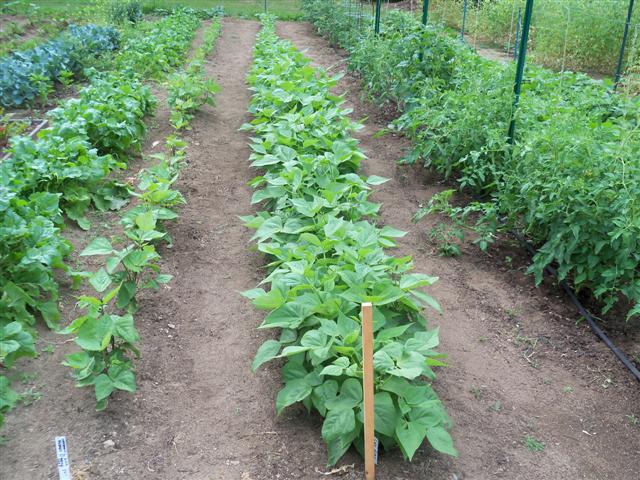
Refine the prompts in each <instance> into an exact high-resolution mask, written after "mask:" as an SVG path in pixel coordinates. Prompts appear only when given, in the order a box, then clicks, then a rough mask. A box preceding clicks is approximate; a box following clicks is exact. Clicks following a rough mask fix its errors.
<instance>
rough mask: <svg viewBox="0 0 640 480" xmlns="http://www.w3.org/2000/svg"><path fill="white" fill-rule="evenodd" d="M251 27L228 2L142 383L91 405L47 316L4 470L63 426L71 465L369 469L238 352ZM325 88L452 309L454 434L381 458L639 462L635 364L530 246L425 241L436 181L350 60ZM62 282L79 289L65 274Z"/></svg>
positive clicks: (493, 472) (410, 466) (606, 468)
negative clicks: (344, 107)
mask: <svg viewBox="0 0 640 480" xmlns="http://www.w3.org/2000/svg"><path fill="white" fill-rule="evenodd" d="M278 30H279V33H280V34H281V35H282V36H283V37H287V38H290V39H291V40H292V41H294V43H295V44H296V45H297V46H298V47H299V48H302V49H308V50H307V54H308V55H309V56H310V57H311V58H312V59H313V60H314V62H315V63H316V64H317V65H322V66H325V67H332V71H334V72H337V71H340V70H343V69H344V68H345V62H344V57H343V56H342V55H341V54H340V53H339V52H337V51H335V50H334V49H332V48H331V47H329V45H328V44H327V42H326V41H324V40H323V39H321V38H319V37H317V36H316V35H315V34H314V32H313V31H312V29H311V27H310V26H309V25H308V24H303V23H288V22H283V23H280V24H279V25H278ZM257 31H258V23H257V22H254V21H247V20H237V19H229V18H227V19H224V21H223V30H222V35H221V37H220V38H219V40H218V43H217V47H216V51H215V52H214V53H213V54H212V55H210V57H209V60H208V61H207V63H206V66H205V68H206V72H207V75H208V76H209V77H210V78H213V79H215V80H216V81H217V82H218V83H219V84H220V86H221V90H220V93H219V94H218V95H217V97H216V102H217V104H216V106H215V107H205V108H203V110H202V111H201V112H199V114H198V115H197V116H196V118H195V120H194V122H193V130H192V131H191V132H189V133H188V134H187V135H186V139H187V141H188V142H189V149H188V165H187V166H186V167H185V168H184V169H183V171H182V173H181V181H180V185H179V188H180V190H181V191H182V192H183V194H184V195H185V197H186V199H187V202H188V204H187V205H186V206H185V207H184V208H183V209H182V211H181V215H180V218H179V220H178V221H177V222H176V223H175V225H173V227H172V228H171V234H172V236H173V238H174V246H173V248H171V249H164V250H163V251H162V256H163V272H165V273H171V274H173V275H175V279H174V281H173V282H171V283H170V284H169V285H168V286H167V287H166V288H163V289H162V290H161V291H159V292H148V293H147V294H145V295H144V297H143V298H142V300H141V302H140V304H141V310H140V312H139V313H138V315H137V325H138V328H139V330H140V333H141V336H142V338H143V345H142V358H141V359H140V361H139V362H138V364H137V365H138V387H139V391H138V392H137V393H136V394H135V395H130V394H124V393H123V394H119V395H116V397H115V398H114V399H113V400H111V401H110V403H109V407H108V408H107V410H106V411H105V412H102V413H96V412H95V411H94V410H93V405H94V402H93V392H91V391H88V390H83V389H76V388H75V387H74V386H73V381H72V380H71V379H70V378H69V373H68V371H66V370H65V369H64V368H63V367H61V366H60V362H61V361H62V359H63V357H64V354H66V353H70V352H71V351H73V350H74V348H73V345H72V344H69V343H68V342H65V339H64V338H62V337H57V336H55V335H53V334H51V333H50V332H45V331H43V332H42V335H41V339H40V341H39V350H41V349H43V348H44V347H45V346H47V345H51V346H52V347H53V348H52V352H51V353H46V352H44V353H42V354H41V355H40V357H39V358H38V359H36V360H35V361H30V362H23V363H22V365H23V367H22V368H23V370H22V371H23V373H27V374H28V373H31V372H37V373H38V376H37V377H35V378H34V377H33V376H29V375H26V376H24V378H23V380H24V381H25V387H24V388H25V389H29V388H33V391H34V392H40V393H41V394H42V398H41V399H39V400H37V401H35V402H34V403H33V404H32V405H30V406H28V407H27V406H22V407H19V408H17V409H16V410H14V411H13V412H11V413H10V414H9V415H8V417H7V423H6V425H5V427H4V430H3V432H2V433H3V435H4V436H5V437H6V438H7V439H8V443H6V445H4V446H0V458H1V459H2V460H1V462H0V479H3V480H4V479H6V480H9V479H11V480H14V479H17V480H23V479H24V480H32V479H33V480H37V479H52V478H57V473H56V467H55V454H54V450H53V437H54V436H56V435H66V436H67V439H68V441H69V449H70V455H71V464H72V467H73V473H74V479H76V480H78V479H109V480H111V479H136V480H137V479H172V480H174V479H175V480H178V479H184V480H187V479H188V480H200V479H202V480H205V479H206V480H218V479H220V480H236V479H237V480H275V479H279V480H280V479H281V480H289V479H291V480H293V479H320V478H343V479H358V478H362V461H361V459H360V458H359V457H358V456H357V454H355V453H354V452H348V453H347V455H346V456H345V458H344V459H343V461H342V462H341V465H344V466H345V468H344V472H345V473H343V474H342V475H337V474H336V475H333V476H330V477H327V476H325V475H323V473H326V471H327V469H326V468H325V467H324V464H325V462H326V451H325V447H324V445H323V442H322V440H321V437H320V425H321V421H320V419H319V418H318V417H317V416H316V415H308V414H307V413H306V411H305V410H304V408H303V407H301V406H297V407H292V408H290V409H287V410H286V411H285V412H283V414H282V415H281V416H280V417H278V418H276V416H275V408H274V400H275V395H276V393H277V391H278V389H279V388H280V372H279V366H278V365H269V366H266V367H263V368H261V369H260V371H259V372H258V373H257V374H255V375H254V374H252V373H251V371H250V365H251V361H252V359H253V355H254V352H255V351H256V349H257V348H258V346H259V345H260V344H261V343H262V342H263V341H264V340H265V339H266V338H268V337H269V335H271V334H272V333H270V332H263V331H258V330H256V326H257V325H259V324H260V322H261V320H262V314H261V313H260V312H258V311H255V310H254V309H253V308H252V307H251V305H250V304H249V303H248V302H247V301H246V299H244V298H242V297H241V296H240V295H239V293H238V292H239V291H242V290H246V289H248V288H253V287H255V286H256V284H257V283H258V282H259V281H260V280H261V279H262V278H263V277H264V271H263V269H262V266H263V265H264V259H263V258H262V257H261V256H260V255H258V254H257V253H254V252H252V251H251V250H250V244H249V239H250V237H251V234H252V232H250V231H248V230H247V229H245V228H244V227H242V225H241V222H240V221H239V219H238V218H237V215H242V214H248V213H250V212H252V211H253V210H252V207H251V206H250V197H251V193H252V192H251V189H250V188H249V187H248V186H247V185H246V182H247V181H248V180H249V179H251V178H252V177H253V176H255V175H256V172H255V171H252V170H251V169H250V168H249V167H248V163H249V162H248V161H247V160H248V157H249V153H250V152H249V149H248V147H247V144H248V141H249V139H248V136H247V135H245V134H244V133H241V132H238V128H239V127H240V126H241V125H242V124H243V123H244V122H246V121H247V120H248V119H249V117H248V114H247V106H248V102H249V99H250V92H249V91H248V89H247V86H246V84H245V76H246V74H247V71H248V68H249V66H250V64H251V61H252V48H253V45H254V42H255V34H256V33H257ZM338 90H339V91H347V92H348V93H347V100H348V101H349V103H350V105H351V106H352V107H353V108H354V114H353V117H354V118H356V119H361V118H364V117H368V119H367V121H366V125H365V128H364V129H363V130H362V131H360V132H358V137H359V138H360V140H361V143H362V147H363V149H364V150H365V151H366V153H367V154H368V156H369V160H368V161H367V162H366V163H365V167H364V171H365V172H366V173H367V174H377V175H382V176H386V177H390V178H391V181H390V182H388V183H386V184H384V185H383V186H381V187H378V188H377V189H376V193H375V195H374V198H375V199H376V200H377V201H380V202H382V203H383V211H382V218H381V222H382V223H387V222H388V223H389V224H391V225H393V226H395V227H398V228H402V229H404V230H407V231H408V232H409V234H408V235H407V236H406V237H405V238H404V239H403V240H402V241H401V244H400V247H399V249H398V252H397V253H398V254H412V255H413V256H414V259H415V263H416V269H417V271H421V272H425V273H430V274H435V275H439V276H440V277H441V280H440V282H438V284H437V285H436V286H435V288H433V289H432V292H431V293H432V294H433V295H434V296H435V297H436V298H438V300H439V301H440V302H441V303H442V305H443V308H444V311H445V313H444V315H443V316H442V317H434V318H433V319H432V320H431V321H432V323H433V324H434V325H439V326H440V327H441V338H442V350H443V351H445V352H448V353H449V354H450V358H449V363H450V365H451V366H450V367H449V368H447V369H445V370H442V371H441V373H440V378H439V379H438V381H437V382H436V385H435V386H436V389H437V390H438V391H439V392H440V395H441V396H442V398H443V400H444V401H445V403H446V405H447V406H448V408H449V412H450V414H451V416H452V418H453V420H454V422H455V428H454V431H453V435H454V438H455V441H456V444H457V447H458V449H459V450H460V452H461V456H460V458H458V459H450V458H447V457H444V456H442V455H440V454H437V453H435V452H433V451H432V450H431V449H430V448H429V447H428V446H426V445H425V446H423V447H422V448H421V449H420V450H419V452H418V453H417V455H416V457H415V458H414V461H413V462H412V463H407V462H404V461H403V460H402V458H401V455H400V454H399V452H397V451H394V452H388V453H384V454H383V455H382V456H381V458H380V465H379V474H378V478H379V479H383V480H418V479H433V480H454V479H463V478H464V479H473V480H476V479H480V480H481V479H485V478H487V479H488V478H504V479H518V480H519V479H523V480H528V479H535V480H546V479H574V478H575V479H578V478H585V479H590V480H591V479H594V480H595V479H616V480H633V479H637V478H639V477H640V451H639V449H640V425H637V424H633V421H632V420H631V419H632V418H636V417H638V416H640V410H639V408H640V407H638V405H640V402H639V400H640V391H639V389H638V385H637V383H634V382H633V381H632V380H631V379H630V376H629V375H628V374H627V373H626V371H625V370H623V369H622V368H621V367H620V366H619V365H618V363H616V362H615V361H614V360H613V359H612V357H611V354H610V353H609V352H608V351H607V350H606V349H605V348H604V347H603V346H602V345H601V344H600V343H598V342H596V341H594V339H593V337H592V335H591V333H590V332H589V331H588V330H587V329H586V328H585V327H584V326H576V325H574V322H575V320H576V318H577V317H576V315H575V314H574V312H573V310H572V309H571V308H570V307H569V306H567V305H566V304H565V303H564V302H563V300H562V298H561V297H557V298H556V297H555V296H554V294H553V293H552V292H554V290H551V289H535V288H534V286H533V284H532V281H531V279H530V278H528V277H525V276H524V275H523V274H522V272H521V270H519V269H518V266H519V265H522V264H524V262H525V261H526V259H525V258H524V257H523V256H522V255H521V254H520V256H518V255H519V254H518V253H517V252H518V251H517V250H515V249H513V251H509V250H500V252H502V253H504V252H505V251H509V252H510V253H509V255H511V256H512V257H513V260H512V262H511V263H509V264H508V265H507V264H506V263H505V262H504V261H503V260H504V259H503V258H502V257H500V256H498V255H499V254H497V253H493V255H494V256H493V257H489V256H485V255H480V254H479V253H478V252H477V250H475V249H474V248H473V247H472V246H465V247H464V249H463V255H462V256H461V257H459V258H457V259H443V258H441V257H439V256H437V254H436V253H435V251H434V248H433V245H431V244H430V243H429V242H428V240H427V238H426V236H425V230H426V229H427V227H428V226H429V225H432V224H433V222H434V221H433V220H429V221H423V222H422V223H420V224H418V225H415V224H412V223H411V222H410V218H411V217H412V215H413V213H414V212H415V210H416V208H417V206H418V204H419V203H422V202H425V201H426V200H427V199H428V198H429V196H430V195H432V194H433V193H435V192H437V191H439V190H441V189H442V188H444V185H442V184H441V182H440V181H439V179H438V178H436V177H433V176H431V175H430V174H429V173H428V172H427V171H426V170H424V169H422V168H417V167H416V168H407V167H403V168H399V167H396V161H397V160H398V159H399V158H400V157H402V156H403V154H404V153H405V151H406V150H407V149H408V148H409V147H410V145H409V143H408V141H407V140H406V139H403V138H401V137H396V136H390V135H386V136H383V137H378V138H376V137H374V133H376V132H377V131H378V130H379V129H380V128H382V127H384V126H385V125H386V121H385V115H384V112H383V111H382V110H380V109H378V108H376V107H374V106H372V105H371V104H370V103H368V102H366V101H364V100H363V99H362V91H361V88H360V84H359V81H358V79H357V78H355V77H354V76H352V75H350V74H347V75H346V76H345V77H344V78H343V80H342V81H341V82H340V85H339V87H338ZM157 93H159V94H160V92H157ZM160 104H161V105H164V100H162V101H161V102H160ZM169 132H170V128H169V126H168V111H167V110H166V108H165V107H162V108H161V109H160V110H159V111H158V115H157V118H156V122H155V124H154V125H153V128H152V129H151V130H150V132H149V139H148V140H147V142H146V144H145V147H144V151H145V153H147V154H148V153H152V152H153V151H158V150H159V149H160V147H161V145H159V144H157V143H156V142H161V141H162V140H163V138H164V137H165V136H166V135H167V134H168V133H169ZM100 225H101V224H100V223H99V222H96V223H95V228H96V231H95V232H92V235H93V234H96V235H97V234H104V233H105V231H107V233H108V223H105V224H104V225H102V227H101V226H100ZM505 248H507V247H505ZM502 253H501V254H502ZM64 300H65V301H64V303H65V304H66V305H72V303H73V301H72V294H71V292H69V293H68V295H67V297H65V299H64ZM65 314H66V316H67V318H72V317H73V315H74V314H77V312H76V311H73V309H67V310H65ZM18 384H19V383H18ZM631 415H635V416H636V417H628V416H631ZM526 435H531V436H532V437H535V438H537V439H539V440H540V441H542V442H544V443H545V445H546V447H545V449H544V451H543V452H539V453H534V452H531V451H529V450H528V449H527V448H526V447H525V446H524V445H523V444H522V440H523V438H524V437H525V436H526ZM105 442H106V443H105ZM351 465H353V466H351Z"/></svg>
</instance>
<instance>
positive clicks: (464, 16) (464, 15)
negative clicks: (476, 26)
mask: <svg viewBox="0 0 640 480" xmlns="http://www.w3.org/2000/svg"><path fill="white" fill-rule="evenodd" d="M468 8H469V0H464V8H463V10H462V26H461V27H460V40H462V41H463V42H464V29H465V27H466V26H467V9H468Z"/></svg>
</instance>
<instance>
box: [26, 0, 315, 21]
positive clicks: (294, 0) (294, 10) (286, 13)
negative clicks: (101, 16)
mask: <svg viewBox="0 0 640 480" xmlns="http://www.w3.org/2000/svg"><path fill="white" fill-rule="evenodd" d="M29 3H33V4H35V5H37V6H38V7H40V8H41V10H43V11H50V12H61V11H69V9H73V8H77V7H78V4H82V6H83V7H86V6H88V5H90V4H95V3H101V2H96V1H95V0H94V1H91V0H90V1H87V2H79V1H77V0H32V1H30V2H26V1H25V2H24V8H25V9H26V8H28V4H29ZM266 4H267V9H268V11H269V13H272V14H274V15H277V16H278V17H281V18H299V17H300V16H301V15H302V13H301V10H300V0H266ZM175 5H182V6H187V7H193V8H212V7H216V6H219V5H221V6H223V7H224V10H225V13H226V14H227V15H234V16H252V15H255V14H257V13H262V12H264V7H265V0H145V1H143V8H144V9H145V10H147V9H151V8H171V7H173V6H175Z"/></svg>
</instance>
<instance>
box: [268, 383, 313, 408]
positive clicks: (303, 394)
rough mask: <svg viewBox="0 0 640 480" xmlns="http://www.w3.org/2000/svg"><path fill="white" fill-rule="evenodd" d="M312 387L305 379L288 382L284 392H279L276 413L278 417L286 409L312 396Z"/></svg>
mask: <svg viewBox="0 0 640 480" xmlns="http://www.w3.org/2000/svg"><path fill="white" fill-rule="evenodd" d="M311 389H312V387H311V385H309V384H308V383H307V382H306V380H305V379H303V378H300V379H296V380H291V381H289V382H287V383H286V384H285V386H284V388H283V389H282V390H280V391H279V392H278V397H277V398H276V412H277V414H278V415H280V413H281V412H282V410H283V409H284V408H285V407H288V406H289V405H293V404H294V403H296V402H301V401H302V400H304V399H305V398H307V397H308V396H309V395H311Z"/></svg>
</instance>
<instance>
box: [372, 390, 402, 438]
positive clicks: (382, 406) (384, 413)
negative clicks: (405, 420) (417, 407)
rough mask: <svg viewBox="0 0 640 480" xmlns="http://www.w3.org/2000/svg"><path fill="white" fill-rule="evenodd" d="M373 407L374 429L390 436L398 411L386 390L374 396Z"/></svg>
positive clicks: (396, 420)
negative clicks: (374, 416)
mask: <svg viewBox="0 0 640 480" xmlns="http://www.w3.org/2000/svg"><path fill="white" fill-rule="evenodd" d="M373 408H374V410H375V415H376V420H375V430H376V432H380V433H382V434H383V435H387V436H388V437H392V436H393V434H394V433H395V430H396V426H397V424H398V421H399V416H398V412H397V411H396V407H395V406H394V404H393V399H392V398H391V395H389V394H388V393H387V392H378V393H376V394H375V396H374V400H373Z"/></svg>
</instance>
